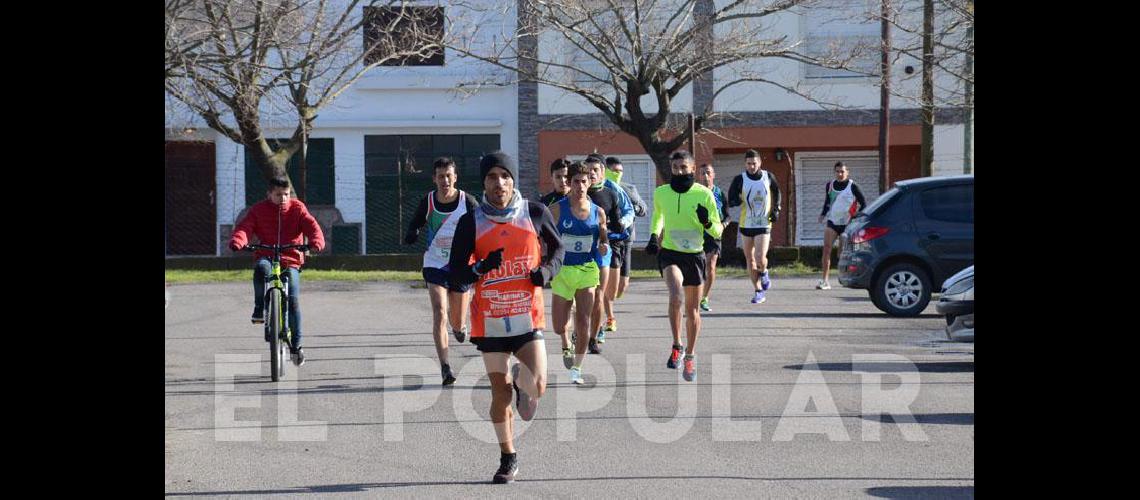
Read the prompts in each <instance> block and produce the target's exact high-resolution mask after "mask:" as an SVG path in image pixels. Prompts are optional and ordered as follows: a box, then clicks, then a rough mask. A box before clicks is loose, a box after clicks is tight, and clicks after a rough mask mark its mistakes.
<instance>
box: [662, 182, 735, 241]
mask: <svg viewBox="0 0 1140 500" xmlns="http://www.w3.org/2000/svg"><path fill="white" fill-rule="evenodd" d="M697 205H703V206H704V207H705V208H706V209H707V210H708V211H709V222H712V225H710V226H709V228H708V229H707V230H706V229H705V227H704V226H703V225H701V221H700V220H699V219H697ZM663 230H664V234H662V231H663ZM723 230H724V226H723V225H721V223H720V211H719V210H717V208H716V200H715V199H714V198H713V194H712V191H711V190H709V188H707V187H704V186H702V185H700V184H695V183H694V184H693V187H691V188H689V190H688V191H686V192H684V193H678V192H676V191H673V187H672V186H670V185H669V184H665V185H662V186H658V187H657V189H656V190H655V191H653V218H652V222H651V223H650V226H649V232H650V233H653V234H656V235H657V237H658V239H659V240H660V242H661V243H660V245H661V248H667V249H669V250H672V251H674V252H683V253H701V252H703V251H704V243H705V238H704V235H703V233H706V232H707V233H709V236H712V237H713V238H716V239H720V234H721V232H722V231H723Z"/></svg>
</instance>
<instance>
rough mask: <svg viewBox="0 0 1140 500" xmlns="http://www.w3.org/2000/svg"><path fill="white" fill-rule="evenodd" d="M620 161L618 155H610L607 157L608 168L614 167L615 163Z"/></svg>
mask: <svg viewBox="0 0 1140 500" xmlns="http://www.w3.org/2000/svg"><path fill="white" fill-rule="evenodd" d="M619 163H621V160H620V159H618V157H616V156H610V157H608V158H606V167H607V168H609V167H612V166H614V165H617V164H619Z"/></svg>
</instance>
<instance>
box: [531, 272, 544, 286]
mask: <svg viewBox="0 0 1140 500" xmlns="http://www.w3.org/2000/svg"><path fill="white" fill-rule="evenodd" d="M530 282H531V283H532V284H534V286H542V285H544V284H546V278H544V277H543V276H542V268H541V267H536V268H534V269H531V270H530Z"/></svg>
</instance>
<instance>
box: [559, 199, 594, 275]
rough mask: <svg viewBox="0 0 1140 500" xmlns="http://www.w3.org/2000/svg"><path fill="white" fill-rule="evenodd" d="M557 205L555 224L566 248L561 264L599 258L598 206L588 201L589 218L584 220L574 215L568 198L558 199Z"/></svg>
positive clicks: (567, 264)
mask: <svg viewBox="0 0 1140 500" xmlns="http://www.w3.org/2000/svg"><path fill="white" fill-rule="evenodd" d="M558 206H559V210H558V211H559V216H558V221H556V222H555V225H556V226H558V233H559V234H561V235H562V246H563V247H564V248H565V249H566V256H565V258H564V259H563V261H562V264H563V265H566V266H577V265H580V264H585V263H587V262H590V261H592V260H595V259H598V258H601V256H600V255H598V210H599V208H598V206H597V205H595V204H594V203H593V202H591V203H590V218H588V219H586V220H581V219H579V218H577V217H574V209H573V208H571V207H570V199H569V198H563V199H561V200H559V201H558Z"/></svg>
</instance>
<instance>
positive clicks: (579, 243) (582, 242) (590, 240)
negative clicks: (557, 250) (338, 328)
mask: <svg viewBox="0 0 1140 500" xmlns="http://www.w3.org/2000/svg"><path fill="white" fill-rule="evenodd" d="M562 245H563V246H565V247H566V251H567V252H574V253H586V252H589V251H590V248H591V247H593V245H594V237H593V236H578V235H573V234H563V235H562Z"/></svg>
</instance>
